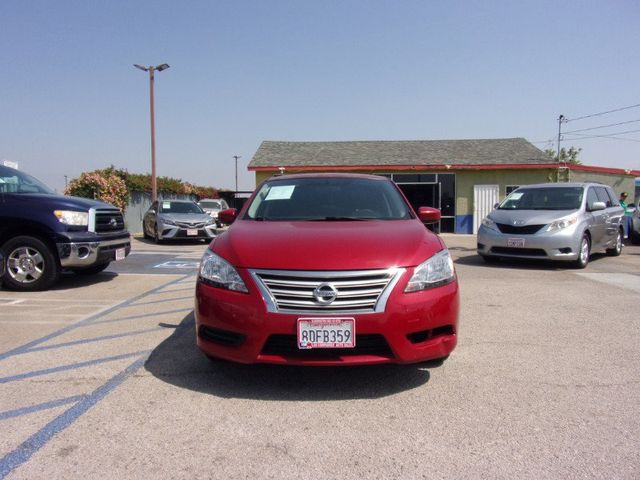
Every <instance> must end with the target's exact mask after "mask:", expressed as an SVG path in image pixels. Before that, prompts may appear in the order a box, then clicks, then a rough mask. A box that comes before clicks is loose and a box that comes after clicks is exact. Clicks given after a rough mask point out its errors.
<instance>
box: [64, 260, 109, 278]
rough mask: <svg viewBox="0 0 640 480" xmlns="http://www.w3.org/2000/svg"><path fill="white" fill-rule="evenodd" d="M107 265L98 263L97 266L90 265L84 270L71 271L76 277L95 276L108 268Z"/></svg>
mask: <svg viewBox="0 0 640 480" xmlns="http://www.w3.org/2000/svg"><path fill="white" fill-rule="evenodd" d="M109 263H111V262H107V263H100V264H98V265H91V266H90V267H85V268H72V269H71V271H72V272H73V273H75V274H77V275H95V274H96V273H100V272H101V271H103V270H104V269H105V268H107V267H108V266H109Z"/></svg>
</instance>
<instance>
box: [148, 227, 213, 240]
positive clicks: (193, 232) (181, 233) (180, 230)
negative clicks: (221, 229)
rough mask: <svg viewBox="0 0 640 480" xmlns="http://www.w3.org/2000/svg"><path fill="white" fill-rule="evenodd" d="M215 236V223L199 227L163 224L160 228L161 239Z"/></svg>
mask: <svg viewBox="0 0 640 480" xmlns="http://www.w3.org/2000/svg"><path fill="white" fill-rule="evenodd" d="M215 236H216V224H215V223H212V224H211V225H205V226H203V227H198V228H187V227H182V226H179V225H168V224H162V228H161V229H159V230H158V237H159V238H160V240H211V239H213V238H215Z"/></svg>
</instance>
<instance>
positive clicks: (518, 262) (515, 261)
mask: <svg viewBox="0 0 640 480" xmlns="http://www.w3.org/2000/svg"><path fill="white" fill-rule="evenodd" d="M603 258H607V255H605V254H604V253H592V254H591V258H590V260H589V263H594V262H598V261H599V260H601V259H603ZM453 263H455V264H456V265H468V266H471V267H483V268H509V269H520V270H548V271H551V270H560V271H561V270H575V269H574V268H573V267H572V266H571V265H570V264H569V263H568V262H567V263H564V262H557V261H556V262H554V261H551V260H527V259H521V258H501V259H499V260H498V261H496V262H495V263H487V262H486V261H485V260H483V258H482V257H481V256H480V255H467V256H463V257H460V258H457V259H455V260H454V262H453ZM587 268H588V267H587Z"/></svg>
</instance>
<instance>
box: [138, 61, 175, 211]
mask: <svg viewBox="0 0 640 480" xmlns="http://www.w3.org/2000/svg"><path fill="white" fill-rule="evenodd" d="M133 66H134V67H136V68H139V69H140V70H144V71H145V72H149V111H150V115H151V202H155V201H156V200H157V199H158V182H157V179H156V125H155V114H154V107H153V81H154V75H153V73H154V72H155V71H158V72H161V71H162V70H166V69H167V68H169V65H167V64H166V63H162V64H160V65H156V66H155V67H154V66H153V65H150V66H148V67H144V66H142V65H138V64H137V63H134V64H133Z"/></svg>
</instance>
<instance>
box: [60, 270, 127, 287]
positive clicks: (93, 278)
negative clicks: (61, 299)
mask: <svg viewBox="0 0 640 480" xmlns="http://www.w3.org/2000/svg"><path fill="white" fill-rule="evenodd" d="M117 276H118V274H117V273H115V272H109V271H104V272H100V273H96V274H93V275H77V274H75V273H73V272H63V273H62V274H61V275H60V278H59V280H58V281H57V282H56V283H55V284H54V285H53V287H51V288H50V290H68V289H70V288H82V287H86V286H88V285H98V284H100V283H107V282H110V281H112V280H114V279H115V278H116V277H117Z"/></svg>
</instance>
